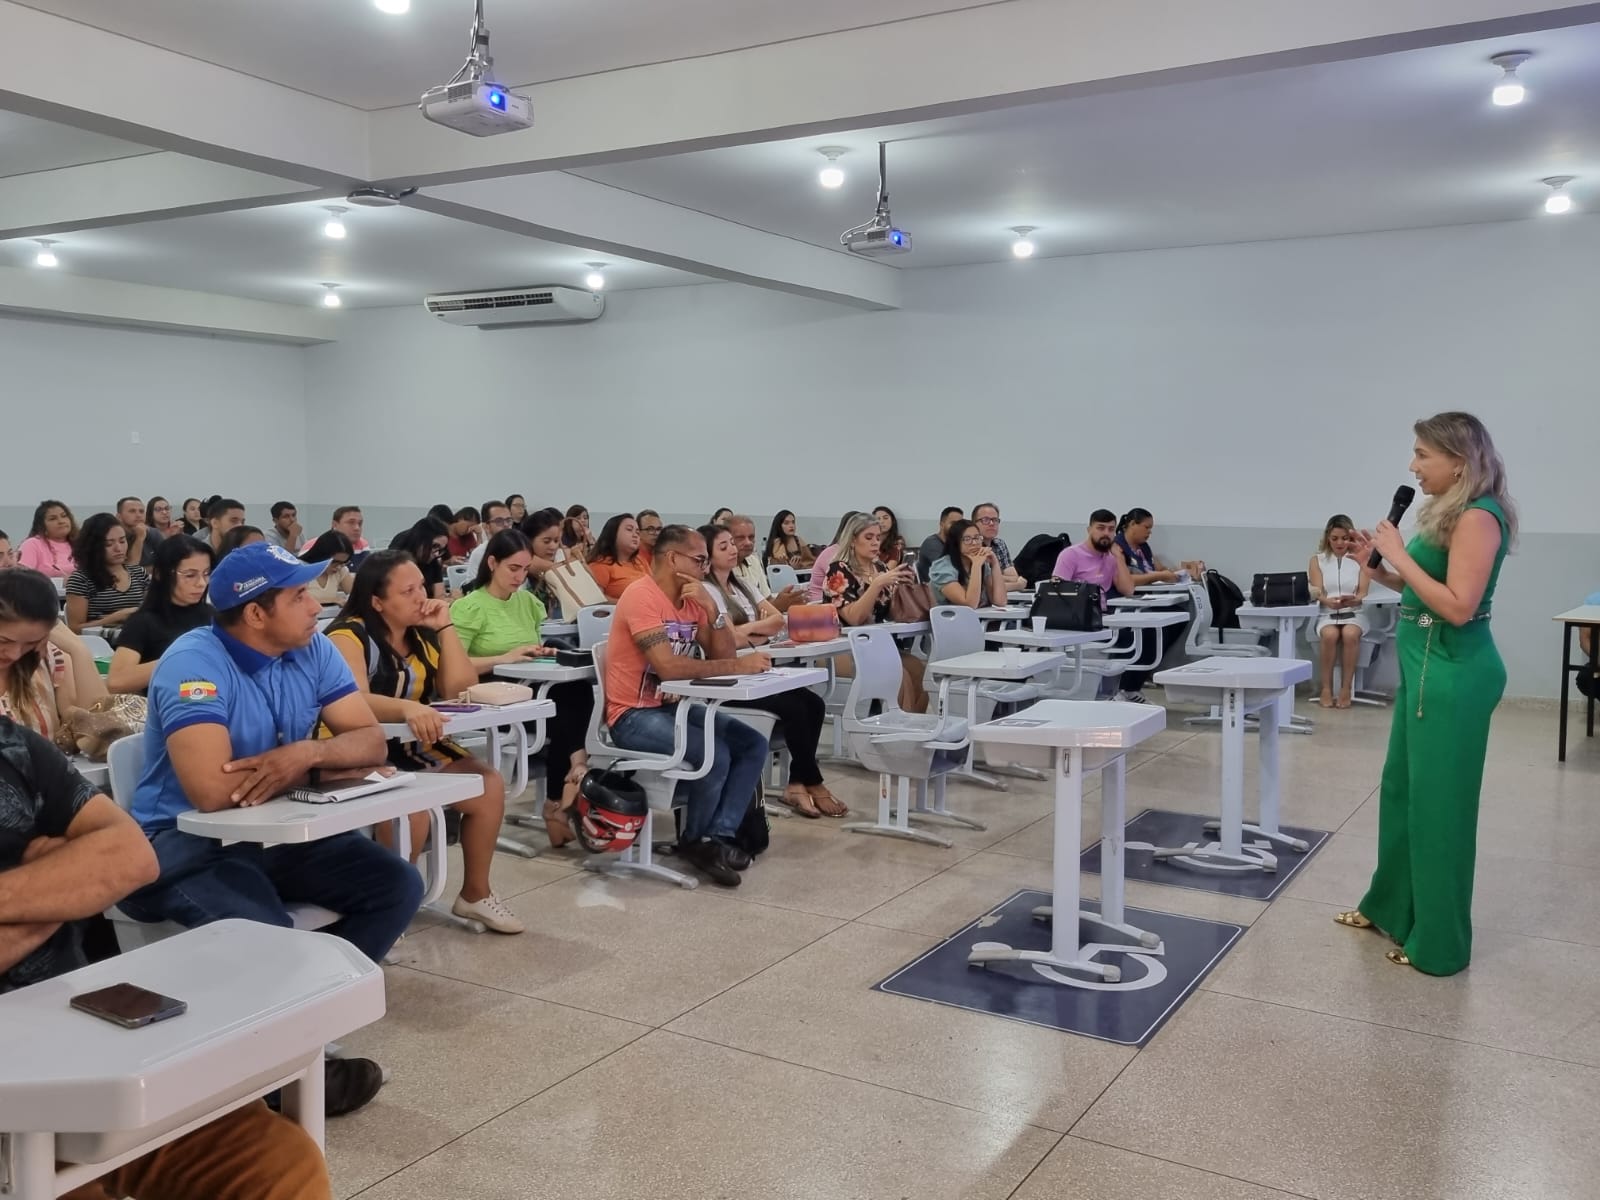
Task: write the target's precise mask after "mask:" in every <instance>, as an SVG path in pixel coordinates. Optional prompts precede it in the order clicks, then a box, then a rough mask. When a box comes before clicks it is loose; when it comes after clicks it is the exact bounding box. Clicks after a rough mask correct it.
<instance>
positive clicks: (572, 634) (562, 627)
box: [539, 621, 578, 642]
mask: <svg viewBox="0 0 1600 1200" xmlns="http://www.w3.org/2000/svg"><path fill="white" fill-rule="evenodd" d="M577 636H578V623H577V622H576V621H542V622H540V624H539V640H540V641H541V642H548V641H549V640H550V639H551V638H573V639H576V638H577Z"/></svg>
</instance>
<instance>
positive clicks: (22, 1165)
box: [0, 1133, 56, 1200]
mask: <svg viewBox="0 0 1600 1200" xmlns="http://www.w3.org/2000/svg"><path fill="white" fill-rule="evenodd" d="M0 1180H9V1181H10V1185H11V1186H10V1187H9V1188H7V1189H4V1190H0V1195H4V1194H7V1193H8V1192H9V1193H10V1194H11V1195H14V1196H16V1197H18V1200H55V1195H56V1139H55V1135H54V1134H51V1133H8V1134H4V1135H0Z"/></svg>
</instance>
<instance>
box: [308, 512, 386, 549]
mask: <svg viewBox="0 0 1600 1200" xmlns="http://www.w3.org/2000/svg"><path fill="white" fill-rule="evenodd" d="M365 523H366V518H365V517H364V516H362V515H361V510H360V509H359V508H357V507H356V506H355V505H354V504H341V505H340V506H339V507H338V508H336V509H334V510H333V521H332V523H331V524H330V525H329V526H328V528H330V529H332V530H333V531H334V532H335V533H342V534H344V536H345V540H346V541H348V542H349V543H350V552H351V553H352V554H364V553H365V552H366V551H368V550H370V549H371V548H372V547H371V546H369V545H368V544H367V540H366V538H364V537H362V536H361V528H362V526H363V525H364V524H365ZM310 548H311V543H310V542H307V543H306V544H305V545H304V546H301V547H300V553H301V554H304V553H305V552H306V551H307V550H309V549H310Z"/></svg>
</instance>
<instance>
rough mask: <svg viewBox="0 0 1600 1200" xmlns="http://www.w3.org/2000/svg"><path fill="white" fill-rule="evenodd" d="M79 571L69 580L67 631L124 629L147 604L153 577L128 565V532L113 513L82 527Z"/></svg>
mask: <svg viewBox="0 0 1600 1200" xmlns="http://www.w3.org/2000/svg"><path fill="white" fill-rule="evenodd" d="M76 558H77V562H78V569H77V570H76V571H74V572H73V573H72V575H71V576H70V577H69V578H68V579H67V611H66V618H67V628H69V629H71V630H72V632H73V633H82V632H83V629H84V626H86V625H102V626H106V627H108V628H109V627H115V626H118V625H121V624H122V623H123V622H124V621H126V620H127V619H128V618H129V617H131V616H133V614H134V613H136V612H138V611H139V606H140V605H141V604H143V603H144V597H145V592H146V591H147V590H148V589H149V586H150V577H149V576H148V575H146V574H145V570H144V568H143V567H139V566H130V565H129V564H128V532H127V530H125V529H124V528H123V527H122V522H121V521H118V520H117V519H116V518H115V517H114V516H112V515H111V514H110V513H95V514H94V516H92V517H90V518H89V519H88V520H87V521H85V522H84V523H83V529H82V530H81V531H80V532H79V534H78V546H77V551H76Z"/></svg>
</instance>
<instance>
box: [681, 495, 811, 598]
mask: <svg viewBox="0 0 1600 1200" xmlns="http://www.w3.org/2000/svg"><path fill="white" fill-rule="evenodd" d="M723 528H725V529H727V531H728V532H729V533H730V534H732V535H733V547H734V549H735V550H737V551H738V552H739V562H738V565H737V566H735V567H734V574H735V575H737V576H738V577H739V580H740V582H742V583H743V584H744V586H745V589H746V590H747V591H749V592H750V593H751V594H753V595H755V596H758V597H760V598H761V599H763V600H769V601H771V602H772V606H773V607H774V608H775V609H777V610H778V611H779V612H780V613H783V612H788V611H789V609H790V608H791V607H793V606H794V605H796V604H799V603H800V602H801V601H802V600H804V599H805V595H806V590H805V588H802V587H795V586H792V585H791V586H790V587H786V588H784V589H783V591H781V592H777V593H774V592H773V590H772V585H771V584H770V583H768V582H767V571H766V568H765V567H763V566H762V565H761V556H760V555H758V554H757V553H756V523H755V521H753V520H752V519H751V518H749V517H747V516H745V515H744V514H743V513H734V514H733V516H731V517H729V518H728V523H727V524H726V525H725V526H724V527H723ZM701 532H702V533H703V532H704V531H703V530H702V531H701Z"/></svg>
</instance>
